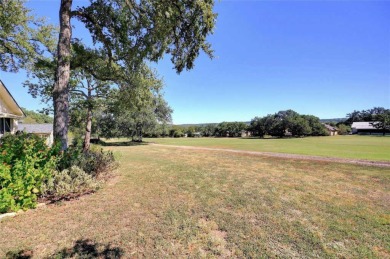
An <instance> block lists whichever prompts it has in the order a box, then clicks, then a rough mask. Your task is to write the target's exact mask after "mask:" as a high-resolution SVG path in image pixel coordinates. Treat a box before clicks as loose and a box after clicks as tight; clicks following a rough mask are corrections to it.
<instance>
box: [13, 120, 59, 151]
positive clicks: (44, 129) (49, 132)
mask: <svg viewBox="0 0 390 259" xmlns="http://www.w3.org/2000/svg"><path fill="white" fill-rule="evenodd" d="M19 130H21V131H23V132H26V133H31V134H34V135H38V136H40V137H42V138H44V139H45V140H46V145H48V146H51V145H53V142H54V137H53V124H51V123H45V124H20V125H19Z"/></svg>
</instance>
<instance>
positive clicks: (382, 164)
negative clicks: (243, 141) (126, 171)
mask: <svg viewBox="0 0 390 259" xmlns="http://www.w3.org/2000/svg"><path fill="white" fill-rule="evenodd" d="M151 145H153V146H159V147H172V148H182V149H194V150H210V151H224V152H231V153H239V154H250V155H258V156H270V157H280V158H289V159H302V160H313V161H325V162H335V163H346V164H357V165H368V166H377V167H390V162H386V161H372V160H361V159H348V158H335V157H322V156H309V155H298V154H286V153H274V152H260V151H246V150H237V149H225V148H209V147H193V146H176V145H164V144H155V143H151Z"/></svg>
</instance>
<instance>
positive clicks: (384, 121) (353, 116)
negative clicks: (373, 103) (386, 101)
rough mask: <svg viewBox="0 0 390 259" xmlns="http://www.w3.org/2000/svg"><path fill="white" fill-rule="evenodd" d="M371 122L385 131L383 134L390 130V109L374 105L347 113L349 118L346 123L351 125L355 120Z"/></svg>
mask: <svg viewBox="0 0 390 259" xmlns="http://www.w3.org/2000/svg"><path fill="white" fill-rule="evenodd" d="M361 121H366V122H371V123H370V124H371V125H372V126H374V127H375V128H376V129H379V130H381V131H382V132H383V135H385V134H386V132H388V131H390V109H386V108H384V107H374V108H372V109H367V110H361V111H356V110H355V111H353V112H351V113H348V114H347V119H346V120H345V122H344V123H345V124H346V125H348V126H351V125H352V123H353V122H361Z"/></svg>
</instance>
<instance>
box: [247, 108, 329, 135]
mask: <svg viewBox="0 0 390 259" xmlns="http://www.w3.org/2000/svg"><path fill="white" fill-rule="evenodd" d="M249 130H250V131H251V132H252V135H253V136H257V137H261V138H262V137H264V136H265V135H271V136H274V137H283V136H286V135H291V136H297V137H298V136H325V135H328V133H327V131H326V128H325V126H324V125H323V124H322V123H321V122H320V119H319V118H318V117H315V116H313V115H300V114H299V113H297V112H295V111H293V110H286V111H279V112H277V113H275V114H269V115H267V116H265V117H255V118H253V119H252V120H251V122H250V126H249Z"/></svg>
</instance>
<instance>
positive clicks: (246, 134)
mask: <svg viewBox="0 0 390 259" xmlns="http://www.w3.org/2000/svg"><path fill="white" fill-rule="evenodd" d="M250 136H252V133H251V132H250V131H249V130H241V138H246V137H250Z"/></svg>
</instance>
